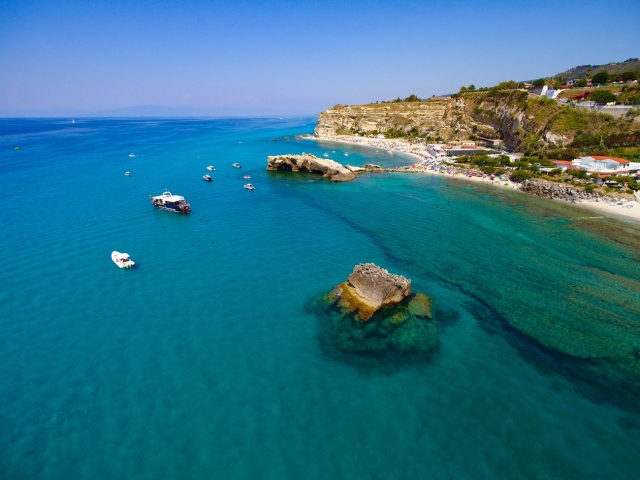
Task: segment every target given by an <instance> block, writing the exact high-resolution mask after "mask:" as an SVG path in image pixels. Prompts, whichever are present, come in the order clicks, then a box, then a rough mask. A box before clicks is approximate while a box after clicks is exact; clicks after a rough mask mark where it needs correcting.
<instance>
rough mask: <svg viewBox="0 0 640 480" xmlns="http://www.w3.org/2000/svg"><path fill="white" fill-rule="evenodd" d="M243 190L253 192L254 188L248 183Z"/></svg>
mask: <svg viewBox="0 0 640 480" xmlns="http://www.w3.org/2000/svg"><path fill="white" fill-rule="evenodd" d="M244 188H246V189H247V190H255V189H256V187H254V186H253V185H251V184H250V183H247V184H246V185H245V186H244Z"/></svg>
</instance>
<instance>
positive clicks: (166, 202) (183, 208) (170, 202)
mask: <svg viewBox="0 0 640 480" xmlns="http://www.w3.org/2000/svg"><path fill="white" fill-rule="evenodd" d="M149 196H150V197H151V203H152V204H153V206H154V207H156V208H159V209H161V210H168V211H170V212H175V213H191V205H189V204H188V203H187V202H186V201H185V200H184V197H182V196H180V195H172V194H171V192H169V191H165V192H164V193H163V194H162V195H157V196H155V197H152V196H151V195H149Z"/></svg>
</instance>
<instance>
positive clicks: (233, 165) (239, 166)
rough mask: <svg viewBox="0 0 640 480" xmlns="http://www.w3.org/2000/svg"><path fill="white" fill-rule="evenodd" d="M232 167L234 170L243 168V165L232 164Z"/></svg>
mask: <svg viewBox="0 0 640 480" xmlns="http://www.w3.org/2000/svg"><path fill="white" fill-rule="evenodd" d="M231 166H232V167H233V168H242V165H240V164H239V163H232V164H231Z"/></svg>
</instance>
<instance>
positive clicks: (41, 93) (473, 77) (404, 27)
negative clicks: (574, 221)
mask: <svg viewBox="0 0 640 480" xmlns="http://www.w3.org/2000/svg"><path fill="white" fill-rule="evenodd" d="M639 25H640V2H638V1H637V0H634V1H627V0H621V1H618V0H611V1H609V2H599V1H598V2H596V1H591V0H582V1H576V0H565V1H562V2H557V1H553V2H551V1H547V0H542V1H538V2H524V1H517V0H516V1H513V0H512V1H509V2H507V1H492V0H487V1H482V2H478V1H472V0H462V1H452V0H450V1H448V2H445V1H441V0H440V1H432V0H423V1H418V0H395V1H386V0H385V1H382V0H367V1H362V0H350V1H337V0H336V1H306V2H302V1H277V0H274V1H260V0H243V1H235V0H226V1H217V0H209V1H206V0H181V1H151V0H127V1H123V0H110V1H109V0H103V1H97V0H94V1H83V0H57V1H53V0H0V116H30V115H34V116H36V115H44V114H48V115H66V114H68V113H73V112H76V113H79V114H81V113H94V114H95V113H98V114H109V112H112V113H113V112H121V113H122V112H125V111H128V112H134V111H137V112H145V111H146V112H149V111H155V112H157V113H158V114H160V113H162V112H164V113H165V114H166V113H170V112H183V111H185V109H190V111H192V112H194V114H197V113H200V114H208V115H216V114H220V115H227V114H237V115H313V114H316V113H318V112H320V111H322V110H324V109H326V108H329V107H331V106H333V105H336V104H339V103H340V104H357V103H368V102H371V101H376V100H386V99H388V98H396V97H398V96H400V97H406V96H408V95H410V94H416V95H418V96H419V97H422V98H425V97H430V96H431V95H441V94H446V93H452V92H456V91H458V89H459V88H460V86H461V85H469V84H472V83H473V84H474V85H476V86H477V87H479V86H491V85H495V84H497V83H498V82H500V81H504V80H510V79H514V80H528V79H535V78H539V77H543V76H550V75H553V74H555V73H559V72H562V71H564V70H566V69H568V68H571V67H574V66H577V65H584V64H594V65H595V64H601V63H609V62H615V61H623V60H626V59H627V58H630V57H640V28H638V26H639ZM149 106H154V108H155V110H153V109H150V107H149ZM129 107H138V108H137V110H136V109H131V108H129ZM143 107H144V108H143ZM123 109H128V110H123ZM105 112H106V113H105Z"/></svg>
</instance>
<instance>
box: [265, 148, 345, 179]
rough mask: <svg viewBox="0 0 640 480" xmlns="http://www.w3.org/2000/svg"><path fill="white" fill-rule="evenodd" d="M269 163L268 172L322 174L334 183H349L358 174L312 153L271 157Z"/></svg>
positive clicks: (268, 158) (268, 159)
mask: <svg viewBox="0 0 640 480" xmlns="http://www.w3.org/2000/svg"><path fill="white" fill-rule="evenodd" d="M267 163H268V165H267V170H284V171H289V172H309V173H321V174H322V175H323V176H324V177H327V178H329V179H330V180H331V181H332V182H348V181H350V180H353V179H354V178H356V174H355V173H354V172H352V171H351V170H349V169H348V168H345V167H344V166H343V165H342V164H340V163H338V162H335V161H333V160H328V159H323V158H318V157H316V156H315V155H312V154H310V153H303V154H302V155H275V156H270V157H267Z"/></svg>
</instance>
